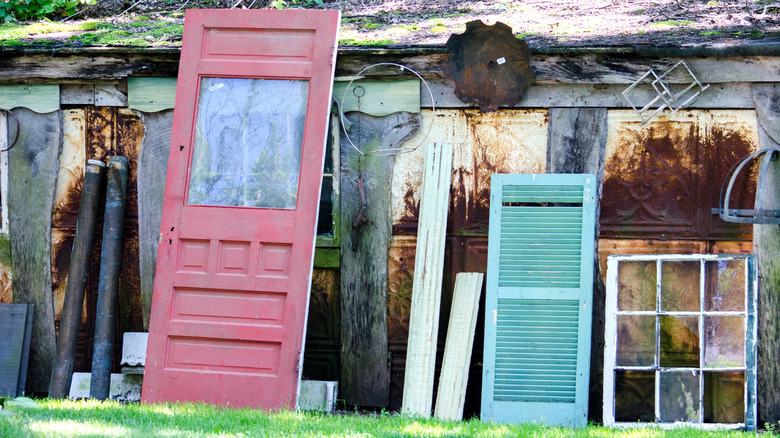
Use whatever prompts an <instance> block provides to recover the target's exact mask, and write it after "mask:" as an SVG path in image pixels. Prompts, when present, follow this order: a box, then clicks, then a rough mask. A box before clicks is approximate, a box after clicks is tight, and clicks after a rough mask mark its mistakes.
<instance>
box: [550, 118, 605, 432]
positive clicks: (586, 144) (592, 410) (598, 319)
mask: <svg viewBox="0 0 780 438" xmlns="http://www.w3.org/2000/svg"><path fill="white" fill-rule="evenodd" d="M548 129H549V132H548V136H547V139H548V140H547V173H589V174H594V175H596V179H597V181H596V193H597V196H596V206H595V208H596V222H595V232H594V235H595V236H596V240H595V248H594V253H593V254H594V257H595V258H596V259H595V260H594V263H593V267H594V270H593V325H592V332H591V357H590V398H589V400H590V406H589V407H588V418H589V419H591V420H593V421H601V415H602V410H601V409H599V408H600V406H599V403H600V402H601V398H602V397H601V396H602V390H603V388H602V385H601V383H602V380H603V373H604V354H603V351H604V330H605V321H604V303H605V296H606V287H605V286H604V274H603V273H602V272H601V269H600V266H599V263H598V254H599V251H598V236H599V220H598V218H599V216H600V213H601V202H600V201H601V191H602V185H603V182H604V157H605V155H606V149H607V131H608V130H607V109H606V108H551V109H550V122H549V124H548Z"/></svg>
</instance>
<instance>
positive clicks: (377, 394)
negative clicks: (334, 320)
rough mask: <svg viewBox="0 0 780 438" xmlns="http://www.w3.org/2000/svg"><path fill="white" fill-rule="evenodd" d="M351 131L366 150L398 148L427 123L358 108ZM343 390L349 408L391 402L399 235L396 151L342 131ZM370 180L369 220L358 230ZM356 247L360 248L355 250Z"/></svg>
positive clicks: (367, 145) (367, 144) (404, 115)
mask: <svg viewBox="0 0 780 438" xmlns="http://www.w3.org/2000/svg"><path fill="white" fill-rule="evenodd" d="M347 118H348V119H349V122H351V124H352V125H351V129H350V130H349V135H350V138H351V140H352V142H353V143H354V145H355V146H356V147H359V148H360V150H361V151H362V152H363V153H368V152H370V151H372V150H377V149H391V150H392V149H396V148H398V147H399V146H400V145H401V144H403V143H404V142H405V141H406V140H408V139H409V138H411V137H412V136H413V135H414V134H415V133H416V132H417V130H418V129H419V127H420V116H419V115H413V114H409V113H395V114H393V115H389V116H386V117H371V116H369V115H365V114H359V113H353V114H350V115H348V116H347ZM340 143H341V148H340V155H341V157H340V159H341V162H340V187H341V217H342V220H341V390H340V391H339V392H340V396H341V397H342V398H343V399H344V401H345V403H346V404H347V405H349V406H380V407H385V406H387V404H388V400H389V394H390V373H389V370H388V356H387V263H388V260H387V251H388V249H389V247H390V239H391V238H392V220H391V217H390V188H391V187H392V176H393V165H394V163H395V157H393V156H387V155H368V156H364V155H362V154H361V153H360V152H358V151H357V150H356V149H355V147H353V145H352V144H350V142H349V141H348V140H347V138H346V136H342V137H341V142H340ZM361 177H362V179H363V182H364V184H363V186H364V190H365V199H366V204H367V208H366V209H365V212H364V215H365V217H366V219H367V220H368V222H367V223H363V224H362V225H361V226H360V227H359V228H358V229H357V231H356V232H355V233H353V229H352V223H353V220H354V219H355V217H356V216H357V215H358V211H359V210H360V208H361V195H360V190H359V185H358V183H357V180H358V178H361ZM353 248H354V249H353Z"/></svg>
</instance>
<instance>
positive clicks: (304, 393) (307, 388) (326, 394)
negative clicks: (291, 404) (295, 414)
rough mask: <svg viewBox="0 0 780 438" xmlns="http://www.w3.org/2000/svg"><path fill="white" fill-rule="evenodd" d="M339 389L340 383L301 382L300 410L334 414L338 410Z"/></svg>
mask: <svg viewBox="0 0 780 438" xmlns="http://www.w3.org/2000/svg"><path fill="white" fill-rule="evenodd" d="M338 389H339V382H328V381H324V380H301V383H300V387H299V391H298V409H300V410H303V411H320V412H333V410H334V409H335V408H336V396H337V395H338Z"/></svg>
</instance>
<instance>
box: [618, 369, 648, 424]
mask: <svg viewBox="0 0 780 438" xmlns="http://www.w3.org/2000/svg"><path fill="white" fill-rule="evenodd" d="M615 421H629V422H635V421H655V371H622V370H617V371H615Z"/></svg>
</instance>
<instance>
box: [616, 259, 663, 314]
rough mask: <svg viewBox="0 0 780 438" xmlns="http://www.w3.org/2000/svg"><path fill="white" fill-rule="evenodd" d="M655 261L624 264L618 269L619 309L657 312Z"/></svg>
mask: <svg viewBox="0 0 780 438" xmlns="http://www.w3.org/2000/svg"><path fill="white" fill-rule="evenodd" d="M656 272H657V269H656V262H655V261H642V262H623V263H621V264H620V267H619V268H618V309H620V310H624V311H631V310H656V307H657V306H656V277H657V274H656Z"/></svg>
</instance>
